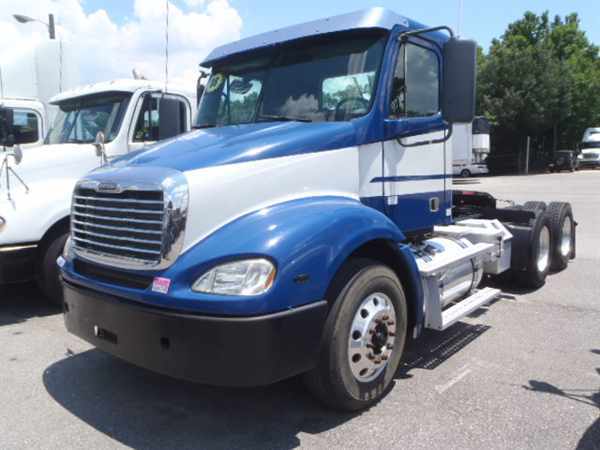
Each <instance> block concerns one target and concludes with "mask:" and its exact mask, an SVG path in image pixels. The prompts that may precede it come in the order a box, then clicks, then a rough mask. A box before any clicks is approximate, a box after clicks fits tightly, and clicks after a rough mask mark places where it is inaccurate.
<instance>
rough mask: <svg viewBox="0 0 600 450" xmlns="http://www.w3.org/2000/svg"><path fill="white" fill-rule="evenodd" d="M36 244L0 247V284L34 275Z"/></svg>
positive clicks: (18, 280) (26, 278)
mask: <svg viewBox="0 0 600 450" xmlns="http://www.w3.org/2000/svg"><path fill="white" fill-rule="evenodd" d="M36 257H37V245H36V244H22V245H11V246H4V247H0V284H8V283H20V282H23V281H29V280H31V279H32V278H33V277H34V275H35V267H36V264H35V263H36Z"/></svg>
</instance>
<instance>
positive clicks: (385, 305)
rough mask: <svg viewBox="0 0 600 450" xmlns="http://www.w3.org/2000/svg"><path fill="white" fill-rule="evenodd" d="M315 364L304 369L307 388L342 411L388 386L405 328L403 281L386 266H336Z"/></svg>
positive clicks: (372, 399) (362, 404)
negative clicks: (337, 271)
mask: <svg viewBox="0 0 600 450" xmlns="http://www.w3.org/2000/svg"><path fill="white" fill-rule="evenodd" d="M336 278H338V281H339V280H342V281H341V283H340V287H341V289H340V291H339V293H338V295H337V296H336V298H335V301H334V303H333V305H332V307H331V310H330V313H329V316H328V318H327V322H326V325H325V330H324V334H323V340H322V347H321V350H320V356H319V360H318V363H317V366H316V367H315V368H314V369H313V370H312V371H311V372H309V373H308V374H306V375H305V381H306V384H307V386H308V388H309V390H310V391H311V392H312V393H313V394H314V395H315V396H316V397H317V398H318V399H319V400H321V401H322V402H323V403H325V404H326V405H328V406H330V407H332V408H334V409H338V410H344V411H356V410H360V409H364V408H367V407H369V406H371V405H372V404H374V403H376V402H377V401H379V400H380V399H381V398H382V397H383V396H384V395H385V393H386V392H387V390H388V388H389V387H390V385H391V382H392V380H393V378H394V375H395V373H396V371H397V369H398V366H399V364H400V358H401V357H402V352H403V350H404V343H405V340H406V334H407V307H406V298H405V296H404V291H403V290H402V285H401V284H400V281H399V280H398V277H397V276H396V274H395V273H394V272H393V271H392V270H390V269H389V268H388V267H386V266H383V265H381V264H379V263H378V262H376V261H372V260H368V259H355V260H350V261H349V263H347V264H346V265H345V267H344V268H343V269H342V270H341V271H340V275H339V276H338V277H336Z"/></svg>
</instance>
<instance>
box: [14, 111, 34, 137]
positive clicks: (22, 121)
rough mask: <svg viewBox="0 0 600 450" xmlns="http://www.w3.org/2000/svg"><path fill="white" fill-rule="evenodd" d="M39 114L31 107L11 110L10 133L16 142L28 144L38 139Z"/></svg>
mask: <svg viewBox="0 0 600 450" xmlns="http://www.w3.org/2000/svg"><path fill="white" fill-rule="evenodd" d="M39 120H40V119H39V116H38V115H37V113H36V112H35V111H33V110H31V109H19V108H16V109H14V110H13V124H12V133H13V135H14V137H15V143H16V144H30V143H32V142H36V141H37V140H38V139H39V127H40V123H39Z"/></svg>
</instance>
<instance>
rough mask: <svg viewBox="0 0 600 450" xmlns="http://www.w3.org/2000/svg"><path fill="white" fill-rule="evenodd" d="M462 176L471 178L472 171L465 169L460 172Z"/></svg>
mask: <svg viewBox="0 0 600 450" xmlns="http://www.w3.org/2000/svg"><path fill="white" fill-rule="evenodd" d="M460 176H461V177H463V178H469V177H470V176H471V171H470V170H469V169H463V170H462V171H461V172H460Z"/></svg>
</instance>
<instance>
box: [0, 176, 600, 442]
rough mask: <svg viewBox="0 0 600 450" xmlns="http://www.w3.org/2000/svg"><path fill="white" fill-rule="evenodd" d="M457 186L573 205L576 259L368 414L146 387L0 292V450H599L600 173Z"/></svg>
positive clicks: (439, 345) (452, 343)
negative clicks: (196, 449) (288, 449)
mask: <svg viewBox="0 0 600 450" xmlns="http://www.w3.org/2000/svg"><path fill="white" fill-rule="evenodd" d="M456 187H457V188H464V189H472V190H486V191H489V192H491V193H492V194H494V195H495V196H497V197H499V198H501V199H513V200H517V201H521V202H522V201H526V200H546V201H550V200H563V201H571V202H572V204H573V208H574V212H575V220H577V221H578V222H579V227H578V230H577V232H578V236H577V240H578V248H577V259H576V260H575V261H573V262H572V263H571V264H570V265H569V267H568V269H567V270H565V271H563V272H561V273H557V274H553V275H551V276H550V277H549V278H548V281H547V283H546V286H544V287H543V288H542V289H539V290H537V291H533V292H523V291H515V290H513V289H512V288H511V287H510V286H505V291H506V294H505V295H504V296H503V297H502V298H500V299H499V300H497V301H496V302H494V303H493V304H492V305H490V306H489V307H486V308H482V309H480V310H478V311H476V312H475V313H474V314H473V315H471V316H470V317H469V318H468V319H466V320H463V321H461V322H459V323H458V324H456V325H455V326H453V327H451V328H450V329H448V330H446V331H445V332H428V333H426V335H425V337H424V338H423V339H420V340H418V341H416V342H412V343H410V344H409V349H408V352H407V354H406V356H405V361H404V364H403V366H402V367H401V370H400V371H399V372H398V374H397V379H396V380H395V385H394V387H393V389H392V390H391V392H390V393H389V394H388V395H387V396H386V397H385V398H384V400H383V401H382V402H381V403H379V404H378V405H377V406H375V407H373V408H371V409H370V410H368V411H365V412H363V413H360V414H339V413H335V412H331V411H328V410H325V409H323V408H322V407H321V406H320V405H319V404H317V403H316V402H315V401H313V400H312V398H311V397H310V396H309V395H308V394H307V393H306V392H305V391H304V389H303V387H302V384H301V383H300V382H299V381H298V380H297V379H293V380H288V381H285V382H281V383H278V384H276V385H274V386H270V387H266V388H260V389H223V388H213V387H207V386H201V385H194V384H190V383H185V382H181V381H177V380H173V379H170V378H167V377H164V376H160V375H156V374H154V373H151V372H148V371H145V370H142V369H139V368H137V367H134V366H131V365H129V364H127V363H124V362H121V361H119V360H117V359H115V358H112V357H110V356H108V355H105V354H103V353H101V352H99V351H97V350H95V349H93V348H91V347H90V346H89V345H87V344H86V343H84V342H82V341H80V340H79V339H77V338H75V337H73V336H70V335H68V334H67V333H66V331H65V329H64V326H63V322H62V317H61V314H60V311H59V309H57V308H53V307H49V306H46V305H45V303H44V301H43V299H42V298H41V295H40V294H39V292H38V291H37V290H36V289H35V288H34V287H33V286H29V285H25V286H12V287H10V288H5V289H4V290H3V291H0V344H1V345H0V449H24V448H45V449H54V448H56V449H59V448H60V449H70V448H94V449H103V448H106V449H109V448H125V447H134V448H156V449H167V448H200V449H212V448H222V449H234V448H257V449H269V448H273V449H286V448H295V447H299V446H300V447H304V448H323V449H331V448H344V449H352V448H357V449H358V448H361V449H364V448H368V449H371V448H374V449H375V448H382V449H383V448H406V449H420V448H422V449H437V448H440V449H441V448H443V449H481V448H486V449H579V450H582V449H590V450H591V449H600V298H599V297H600V295H599V294H600V171H595V172H594V171H582V172H578V173H574V174H571V173H561V174H552V175H534V176H515V177H490V178H483V179H480V180H476V179H472V180H466V181H463V180H461V181H460V184H459V185H457V186H456ZM198 357H199V358H201V357H202V355H198ZM249 369H251V368H249Z"/></svg>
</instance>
